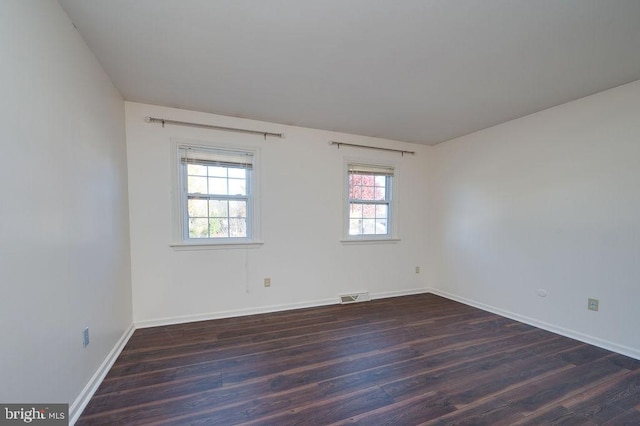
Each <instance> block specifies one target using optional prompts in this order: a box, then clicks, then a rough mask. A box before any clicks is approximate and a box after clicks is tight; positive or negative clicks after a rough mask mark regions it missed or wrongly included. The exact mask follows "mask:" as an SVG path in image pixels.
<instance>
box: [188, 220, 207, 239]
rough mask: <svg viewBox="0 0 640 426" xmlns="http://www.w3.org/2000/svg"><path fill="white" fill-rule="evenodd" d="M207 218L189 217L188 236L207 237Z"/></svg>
mask: <svg viewBox="0 0 640 426" xmlns="http://www.w3.org/2000/svg"><path fill="white" fill-rule="evenodd" d="M207 228H208V220H207V219H189V238H208V237H209V232H208V229H207Z"/></svg>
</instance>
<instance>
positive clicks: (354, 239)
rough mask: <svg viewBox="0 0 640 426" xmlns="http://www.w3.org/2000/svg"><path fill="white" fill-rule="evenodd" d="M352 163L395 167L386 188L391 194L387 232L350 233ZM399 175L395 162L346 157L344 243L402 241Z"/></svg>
mask: <svg viewBox="0 0 640 426" xmlns="http://www.w3.org/2000/svg"><path fill="white" fill-rule="evenodd" d="M352 165H360V166H365V167H370V168H379V169H393V176H391V177H390V179H389V180H390V181H391V185H389V187H387V188H386V191H387V192H388V195H389V200H388V206H389V208H388V212H387V213H388V214H387V216H388V217H387V233H386V234H364V235H362V234H361V235H350V234H349V219H350V207H351V200H350V198H349V170H350V167H351V166H352ZM398 176H399V165H398V163H395V162H381V161H376V160H371V159H363V158H345V159H344V166H343V196H342V199H343V221H342V222H343V227H342V239H341V240H340V241H341V242H342V243H356V244H357V243H365V244H368V243H395V242H398V241H400V239H399V237H398Z"/></svg>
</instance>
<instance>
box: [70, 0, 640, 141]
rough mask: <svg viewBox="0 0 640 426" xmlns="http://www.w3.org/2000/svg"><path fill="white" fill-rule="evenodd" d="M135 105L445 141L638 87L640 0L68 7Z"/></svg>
mask: <svg viewBox="0 0 640 426" xmlns="http://www.w3.org/2000/svg"><path fill="white" fill-rule="evenodd" d="M59 2H60V4H61V5H62V6H63V8H64V9H65V10H66V11H67V13H68V14H69V16H70V17H71V20H72V21H73V22H74V24H75V25H76V26H77V28H78V30H79V31H80V33H81V34H82V36H83V37H84V39H85V40H86V41H87V43H88V45H89V47H90V48H91V49H92V50H93V52H94V53H95V55H96V56H97V57H98V59H99V61H100V62H101V63H102V65H103V66H104V68H105V70H106V71H107V73H108V74H109V76H110V77H111V79H112V80H113V82H114V84H115V85H116V87H117V88H118V89H119V90H120V92H121V93H122V95H123V96H124V98H125V99H127V100H130V101H136V102H144V103H151V104H156V105H165V106H172V107H178V108H186V109H191V110H196V111H204V112H211V113H216V114H223V115H230V116H238V117H244V118H251V119H257V120H264V121H270V122H275V123H283V124H292V125H297V126H305V127H313V128H319V129H325V130H335V131H340V132H346V133H354V134H359V135H367V136H377V137H383V138H389V139H396V140H401V141H407V142H415V143H423V144H429V145H432V144H436V143H439V142H443V141H445V140H448V139H451V138H454V137H457V136H461V135H464V134H468V133H471V132H474V131H476V130H480V129H483V128H486V127H489V126H492V125H495V124H498V123H502V122H505V121H508V120H511V119H513V118H517V117H521V116H523V115H527V114H530V113H533V112H536V111H539V110H542V109H545V108H549V107H551V106H554V105H559V104H562V103H565V102H568V101H571V100H574V99H577V98H580V97H583V96H587V95H590V94H592V93H596V92H599V91H602V90H605V89H609V88H612V87H615V86H618V85H621V84H624V83H628V82H631V81H634V80H639V79H640V0H606V1H605V0H456V1H453V0H224V1H222V0H59Z"/></svg>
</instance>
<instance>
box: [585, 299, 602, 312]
mask: <svg viewBox="0 0 640 426" xmlns="http://www.w3.org/2000/svg"><path fill="white" fill-rule="evenodd" d="M599 307H600V301H599V300H598V299H589V304H588V305H587V308H588V309H589V310H590V311H597V310H598V308H599Z"/></svg>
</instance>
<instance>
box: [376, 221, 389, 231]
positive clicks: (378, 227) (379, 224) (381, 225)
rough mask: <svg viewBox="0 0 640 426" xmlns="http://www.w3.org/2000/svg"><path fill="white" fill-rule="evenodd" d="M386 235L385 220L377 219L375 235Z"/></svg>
mask: <svg viewBox="0 0 640 426" xmlns="http://www.w3.org/2000/svg"><path fill="white" fill-rule="evenodd" d="M386 233H387V219H377V220H376V234H386Z"/></svg>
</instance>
